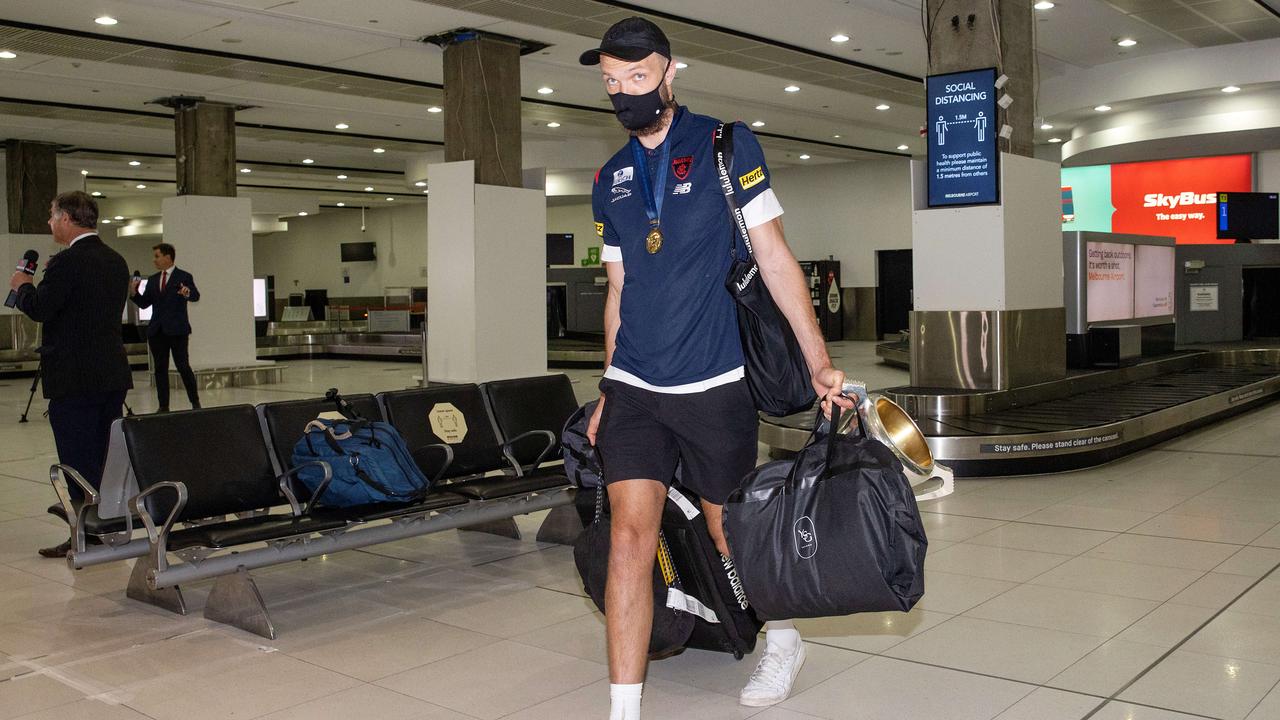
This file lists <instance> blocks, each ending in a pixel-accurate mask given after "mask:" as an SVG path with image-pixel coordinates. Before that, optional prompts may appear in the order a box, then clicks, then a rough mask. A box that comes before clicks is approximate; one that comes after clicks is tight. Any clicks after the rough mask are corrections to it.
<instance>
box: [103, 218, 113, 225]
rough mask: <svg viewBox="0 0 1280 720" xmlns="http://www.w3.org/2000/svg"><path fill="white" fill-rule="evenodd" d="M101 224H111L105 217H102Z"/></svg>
mask: <svg viewBox="0 0 1280 720" xmlns="http://www.w3.org/2000/svg"><path fill="white" fill-rule="evenodd" d="M102 224H103V225H110V224H111V221H110V220H108V219H106V218H103V219H102Z"/></svg>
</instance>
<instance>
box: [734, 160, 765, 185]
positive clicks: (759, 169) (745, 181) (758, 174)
mask: <svg viewBox="0 0 1280 720" xmlns="http://www.w3.org/2000/svg"><path fill="white" fill-rule="evenodd" d="M762 182H764V166H763V165H757V166H756V169H755V170H752V171H751V172H749V173H747V174H746V175H743V176H742V177H740V178H738V184H739V185H741V186H742V189H743V190H750V189H751V188H752V187H755V186H756V185H759V184H760V183H762Z"/></svg>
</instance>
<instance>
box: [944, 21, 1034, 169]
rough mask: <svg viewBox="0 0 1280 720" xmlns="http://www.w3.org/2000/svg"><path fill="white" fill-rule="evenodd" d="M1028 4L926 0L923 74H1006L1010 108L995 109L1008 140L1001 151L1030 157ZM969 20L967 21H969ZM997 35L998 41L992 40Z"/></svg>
mask: <svg viewBox="0 0 1280 720" xmlns="http://www.w3.org/2000/svg"><path fill="white" fill-rule="evenodd" d="M1031 3H1032V0H995V7H996V8H997V11H996V13H995V17H994V18H993V17H992V0H928V7H927V11H928V13H929V17H930V18H933V26H932V28H931V29H932V32H931V34H930V36H929V74H930V75H941V74H944V73H952V72H959V71H962V70H977V69H980V68H988V67H994V68H997V69H998V70H999V72H997V73H996V74H997V76H998V75H999V74H1000V73H1001V72H1002V73H1004V74H1005V75H1008V76H1009V82H1008V84H1007V85H1005V86H1004V88H1003V90H1002V92H1004V93H1007V94H1008V95H1009V97H1011V98H1013V105H1010V106H1009V109H1007V110H1001V111H1000V119H1001V121H1002V123H1001V124H1008V125H1009V126H1010V127H1012V128H1013V137H1012V138H1010V140H1009V141H1008V143H1002V144H1001V149H1002V150H1004V151H1005V152H1009V153H1013V154H1014V155H1022V156H1024V157H1031V156H1032V152H1033V148H1034V140H1035V136H1034V132H1035V97H1034V95H1035V84H1034V77H1033V72H1034V68H1035V49H1034V47H1033V37H1032V31H1033V28H1034V23H1035V19H1034V18H1033V17H1032V12H1033V11H1032V9H1031ZM971 19H972V20H971ZM997 36H998V37H999V42H997V41H996V38H997Z"/></svg>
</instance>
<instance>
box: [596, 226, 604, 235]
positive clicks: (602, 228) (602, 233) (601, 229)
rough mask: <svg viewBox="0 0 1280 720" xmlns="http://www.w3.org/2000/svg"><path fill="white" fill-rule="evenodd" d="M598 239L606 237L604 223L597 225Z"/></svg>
mask: <svg viewBox="0 0 1280 720" xmlns="http://www.w3.org/2000/svg"><path fill="white" fill-rule="evenodd" d="M596 237H604V223H596Z"/></svg>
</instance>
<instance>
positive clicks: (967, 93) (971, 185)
mask: <svg viewBox="0 0 1280 720" xmlns="http://www.w3.org/2000/svg"><path fill="white" fill-rule="evenodd" d="M926 86H927V93H928V107H927V109H926V112H927V113H928V114H927V116H926V119H927V123H926V125H925V128H926V130H927V131H928V136H929V155H928V165H929V166H928V169H927V172H928V173H929V207H946V206H949V205H989V204H993V203H998V202H1000V166H999V162H1000V157H999V156H1000V153H999V151H998V149H997V146H996V137H997V136H998V134H999V130H1000V125H999V121H998V120H997V115H996V71H995V69H994V68H987V69H985V70H968V71H965V72H958V73H949V74H947V75H930V76H929V78H928V79H927V81H926Z"/></svg>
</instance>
